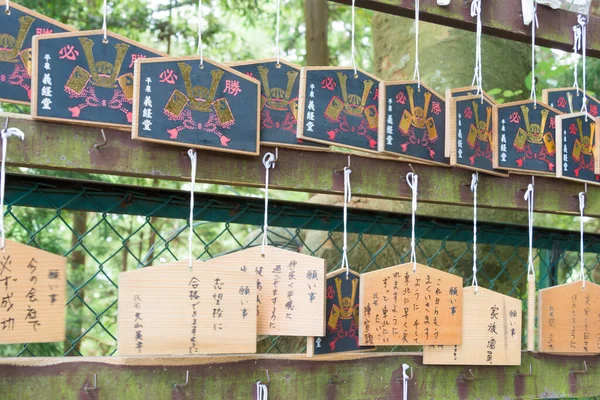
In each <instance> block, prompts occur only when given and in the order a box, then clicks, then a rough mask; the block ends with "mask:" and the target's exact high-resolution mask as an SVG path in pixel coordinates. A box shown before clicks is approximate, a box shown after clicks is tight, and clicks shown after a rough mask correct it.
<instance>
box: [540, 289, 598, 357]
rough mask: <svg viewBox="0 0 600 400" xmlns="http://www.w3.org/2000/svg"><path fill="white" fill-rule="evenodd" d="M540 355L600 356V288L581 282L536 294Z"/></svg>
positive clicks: (543, 290) (542, 290)
mask: <svg viewBox="0 0 600 400" xmlns="http://www.w3.org/2000/svg"><path fill="white" fill-rule="evenodd" d="M538 321H539V322H538V334H539V339H538V347H539V351H540V352H544V353H560V354H570V355H590V354H598V353H600V286H599V285H597V284H595V283H592V282H586V283H585V288H584V287H583V285H582V282H581V281H577V282H572V283H567V284H564V285H559V286H554V287H551V288H546V289H541V290H540V291H539V312H538Z"/></svg>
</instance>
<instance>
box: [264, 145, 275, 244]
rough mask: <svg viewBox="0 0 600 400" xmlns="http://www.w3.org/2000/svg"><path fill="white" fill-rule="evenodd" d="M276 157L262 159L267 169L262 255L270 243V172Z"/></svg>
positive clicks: (271, 155)
mask: <svg viewBox="0 0 600 400" xmlns="http://www.w3.org/2000/svg"><path fill="white" fill-rule="evenodd" d="M275 161H276V160H275V155H274V154H273V153H266V154H265V155H264V157H263V159H262V164H263V166H264V167H265V218H264V222H263V234H262V248H261V253H260V254H261V255H263V256H264V255H265V247H266V246H267V242H268V241H269V224H268V219H269V170H270V169H275Z"/></svg>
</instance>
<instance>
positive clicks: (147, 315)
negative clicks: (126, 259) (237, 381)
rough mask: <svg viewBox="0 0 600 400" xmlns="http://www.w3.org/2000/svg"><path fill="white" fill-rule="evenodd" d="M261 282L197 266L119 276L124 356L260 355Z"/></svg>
mask: <svg viewBox="0 0 600 400" xmlns="http://www.w3.org/2000/svg"><path fill="white" fill-rule="evenodd" d="M255 310H256V281H255V278H254V275H253V274H251V273H250V272H244V271H240V270H239V268H233V267H228V266H207V265H204V264H203V263H201V262H199V261H195V262H194V265H193V268H192V270H191V271H190V270H189V262H188V261H185V262H177V263H173V264H169V265H162V266H156V267H146V268H141V269H139V270H135V271H128V272H123V273H121V274H119V312H118V314H119V315H118V324H119V327H118V350H119V355H121V356H134V355H135V356H137V355H187V354H191V355H193V354H238V353H256V311H255Z"/></svg>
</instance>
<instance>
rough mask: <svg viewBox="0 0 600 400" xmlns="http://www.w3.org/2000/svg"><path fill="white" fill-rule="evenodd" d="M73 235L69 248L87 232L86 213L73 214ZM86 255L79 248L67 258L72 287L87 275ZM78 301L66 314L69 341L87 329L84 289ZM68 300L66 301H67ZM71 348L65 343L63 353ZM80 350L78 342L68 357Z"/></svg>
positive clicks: (80, 292) (83, 280) (79, 283)
mask: <svg viewBox="0 0 600 400" xmlns="http://www.w3.org/2000/svg"><path fill="white" fill-rule="evenodd" d="M72 227H73V234H72V235H71V248H73V247H75V246H77V243H78V241H79V237H80V236H81V235H83V234H84V233H85V232H86V231H87V213H86V212H79V211H75V212H73V225H72ZM85 259H86V253H85V251H84V250H83V248H82V247H81V246H80V247H78V248H77V250H74V251H73V252H72V253H71V255H70V257H69V268H68V270H67V271H70V274H69V275H70V276H69V275H67V276H68V278H69V280H70V281H71V282H72V283H73V284H74V285H77V286H79V285H81V284H82V283H83V282H85V280H86V279H87V278H89V275H86V268H85V267H86V265H85ZM78 295H79V298H80V299H81V300H79V299H76V300H74V301H73V302H72V303H71V304H70V305H69V306H68V307H69V308H70V310H69V312H68V313H67V316H68V318H69V319H68V321H67V335H68V336H69V337H70V338H71V339H75V338H77V337H79V335H81V334H82V333H83V331H84V330H85V329H86V328H87V326H84V325H85V324H87V322H85V321H86V317H87V316H88V315H86V311H87V309H86V308H85V307H84V305H83V301H85V292H84V289H83V288H82V289H80V290H79V292H78ZM68 300H69V299H67V301H68ZM70 348H71V343H65V352H67V351H68V350H69V349H70ZM80 348H81V341H78V342H77V343H76V344H75V346H74V349H73V350H72V351H71V353H69V354H68V355H70V356H73V355H79V354H78V352H79V351H80Z"/></svg>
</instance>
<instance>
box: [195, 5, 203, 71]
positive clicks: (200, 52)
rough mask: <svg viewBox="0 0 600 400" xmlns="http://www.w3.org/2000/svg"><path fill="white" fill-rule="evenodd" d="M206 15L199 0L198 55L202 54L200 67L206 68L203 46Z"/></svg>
mask: <svg viewBox="0 0 600 400" xmlns="http://www.w3.org/2000/svg"><path fill="white" fill-rule="evenodd" d="M203 23H204V15H203V14H202V0H198V49H197V50H196V55H199V56H200V68H204V49H203V48H202V25H203Z"/></svg>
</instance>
